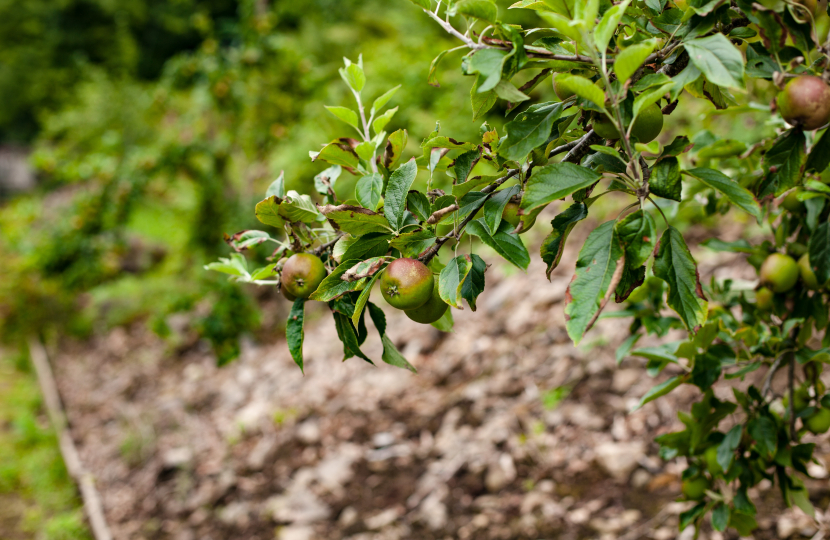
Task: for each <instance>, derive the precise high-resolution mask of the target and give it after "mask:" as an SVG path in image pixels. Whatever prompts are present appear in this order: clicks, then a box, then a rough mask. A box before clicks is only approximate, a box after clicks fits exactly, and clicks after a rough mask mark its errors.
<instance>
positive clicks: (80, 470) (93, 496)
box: [29, 338, 112, 540]
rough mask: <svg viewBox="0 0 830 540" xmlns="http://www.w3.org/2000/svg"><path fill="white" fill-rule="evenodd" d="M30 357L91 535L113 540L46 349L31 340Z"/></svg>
mask: <svg viewBox="0 0 830 540" xmlns="http://www.w3.org/2000/svg"><path fill="white" fill-rule="evenodd" d="M29 355H30V356H31V358H32V364H34V367H35V372H36V373H37V380H38V383H39V385H40V391H41V393H42V394H43V402H44V404H45V405H46V411H47V412H48V414H49V420H50V421H51V422H52V426H53V427H54V428H55V431H56V432H57V434H58V446H59V447H60V451H61V455H62V456H63V462H64V463H65V464H66V471H67V472H68V473H69V476H71V477H72V479H73V480H75V482H76V483H77V484H78V487H79V489H80V491H81V498H82V500H83V503H84V510H86V514H87V517H88V518H89V525H90V527H91V528H92V534H93V535H94V536H95V540H112V534H111V533H110V530H109V527H108V526H107V520H106V518H105V517H104V508H103V505H102V504H101V497H100V495H99V494H98V490H97V489H95V482H94V480H93V477H92V474H91V473H90V472H89V471H87V470H86V469H84V466H83V463H81V457H80V455H79V454H78V449H77V448H76V447H75V443H74V442H73V441H72V435H71V434H70V433H69V427H68V423H67V421H66V414H64V411H63V405H62V404H61V398H60V394H59V393H58V385H57V384H56V383H55V376H54V375H53V373H52V368H51V366H50V365H49V358H48V356H47V355H46V349H44V347H43V345H42V344H41V343H40V341H39V340H37V339H34V338H32V339H30V340H29Z"/></svg>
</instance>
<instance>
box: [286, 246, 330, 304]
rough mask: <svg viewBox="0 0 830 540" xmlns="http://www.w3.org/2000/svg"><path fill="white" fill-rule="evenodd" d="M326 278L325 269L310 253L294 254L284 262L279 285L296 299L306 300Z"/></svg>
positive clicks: (321, 262) (317, 258) (318, 259)
mask: <svg viewBox="0 0 830 540" xmlns="http://www.w3.org/2000/svg"><path fill="white" fill-rule="evenodd" d="M325 277H326V267H325V266H323V261H321V260H320V258H319V257H315V256H314V255H312V254H311V253H295V254H294V255H292V256H291V257H289V258H288V260H287V261H285V265H284V266H283V267H282V274H280V283H281V285H282V287H284V288H285V291H286V292H288V293H289V294H291V295H292V296H295V297H297V298H308V297H309V296H311V293H313V292H314V291H316V290H317V287H318V286H319V285H320V282H321V281H323V280H324V279H325Z"/></svg>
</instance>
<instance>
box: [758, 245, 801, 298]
mask: <svg viewBox="0 0 830 540" xmlns="http://www.w3.org/2000/svg"><path fill="white" fill-rule="evenodd" d="M797 281H798V264H796V262H795V260H794V259H793V258H792V257H790V256H789V255H783V254H781V253H773V254H772V255H770V256H769V257H767V259H766V260H765V261H764V264H762V265H761V283H764V284H765V285H767V286H768V287H769V288H770V289H772V290H773V291H774V292H777V293H783V292H787V291H789V290H790V289H792V288H793V287H794V286H795V283H796V282H797Z"/></svg>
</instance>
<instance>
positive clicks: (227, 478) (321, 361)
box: [56, 253, 830, 540]
mask: <svg viewBox="0 0 830 540" xmlns="http://www.w3.org/2000/svg"><path fill="white" fill-rule="evenodd" d="M573 255H574V254H573V253H569V254H568V255H567V257H568V258H570V260H573ZM721 263H722V261H713V262H711V263H709V266H708V269H709V270H708V271H709V272H711V271H714V269H716V268H717V269H718V272H722V271H723V266H722V264H721ZM563 267H564V268H563V270H562V271H561V272H557V273H556V274H554V276H553V281H552V282H551V283H549V282H548V281H547V280H546V279H545V278H544V269H543V267H542V266H541V263H538V261H536V262H534V263H533V264H532V265H531V268H530V270H529V272H528V273H527V274H526V275H525V274H522V273H519V272H512V271H508V270H506V269H504V268H503V267H493V268H491V269H490V270H489V271H488V272H487V283H488V286H487V289H486V290H485V292H484V294H483V295H482V296H481V298H480V304H479V310H478V311H477V312H476V313H472V312H470V311H469V310H465V311H463V312H456V331H455V332H454V333H452V334H442V333H440V332H438V331H437V330H435V329H433V328H431V327H429V326H426V327H425V326H421V325H417V324H415V323H412V322H411V321H409V320H408V319H406V318H404V317H402V316H400V314H399V313H394V312H393V311H394V310H392V309H387V310H386V312H387V317H388V318H389V320H390V329H391V330H390V333H391V335H392V337H393V339H395V341H396V343H397V345H398V346H399V347H400V349H401V350H402V351H403V352H404V354H405V356H406V357H407V358H408V359H409V360H410V362H412V363H413V364H414V365H415V366H416V367H417V368H418V370H419V373H418V374H417V375H413V374H411V373H409V372H407V371H404V370H400V369H397V368H393V367H391V366H387V365H385V364H383V363H379V364H378V365H377V367H372V366H369V365H368V364H366V363H364V362H363V361H362V360H359V359H355V358H353V359H350V360H349V361H347V362H345V363H344V362H341V361H340V360H341V359H342V352H341V351H342V347H341V345H340V343H339V342H338V341H337V340H336V339H334V338H333V333H334V329H333V323H332V322H331V319H330V317H329V316H327V315H324V314H323V316H322V317H320V318H319V320H317V321H315V322H313V323H312V324H310V325H309V327H308V328H307V329H306V346H305V355H306V366H307V367H306V375H305V377H303V376H302V375H301V373H300V371H299V370H298V369H297V368H296V366H295V365H294V363H293V362H292V361H291V358H290V356H289V354H288V351H287V349H286V347H285V344H284V342H282V341H278V342H276V343H273V344H253V343H247V344H246V346H245V347H244V351H243V354H242V357H241V358H240V360H239V361H237V362H236V363H234V364H232V365H230V366H228V367H226V368H222V369H218V368H216V367H215V366H214V360H213V358H212V357H211V355H210V354H209V352H207V351H206V350H201V349H197V350H191V351H189V352H187V353H185V354H184V355H181V356H175V355H172V354H170V351H168V350H167V345H165V343H164V342H162V341H160V340H159V339H158V338H156V337H154V336H152V335H151V334H149V333H147V332H146V331H145V330H142V329H141V328H135V329H133V330H131V331H124V330H117V331H114V332H112V333H111V334H109V335H108V336H106V337H102V338H99V339H97V340H96V341H94V342H93V343H88V344H85V345H75V346H71V345H70V346H67V347H65V348H64V350H63V351H62V353H61V354H60V355H59V356H58V358H57V360H56V364H57V366H56V369H57V371H58V378H59V380H60V381H61V392H62V394H63V397H64V400H65V402H66V404H67V407H68V409H69V416H70V419H71V422H72V427H73V432H74V434H75V438H76V441H77V442H78V445H79V447H80V449H81V453H82V457H83V459H84V462H85V464H86V465H87V466H88V467H89V468H90V469H91V470H93V471H94V472H95V473H96V475H97V481H98V486H99V488H100V490H101V492H102V495H103V498H104V504H105V507H106V511H107V515H108V519H109V521H110V525H111V527H112V528H113V531H114V534H115V535H116V537H117V538H119V539H126V538H130V539H133V538H135V539H138V538H148V539H149V538H162V539H167V538H171V539H172V538H175V539H200V540H201V539H214V540H218V539H225V538H227V539H230V538H233V539H236V540H241V539H251V540H253V539H261V540H265V539H269V538H273V537H274V531H275V529H276V530H277V537H278V538H281V539H284V540H311V539H320V538H325V539H339V538H349V539H352V540H370V539H372V540H381V539H390V540H391V539H419V540H429V539H441V540H443V539H449V538H460V539H466V538H471V539H497V538H501V539H529V540H532V539H539V538H545V539H577V538H604V539H620V538H625V539H628V540H631V539H633V538H654V539H658V540H659V539H669V538H675V537H677V535H678V532H677V516H678V514H679V513H680V512H681V511H682V510H684V509H686V508H687V507H688V506H687V504H686V503H674V502H672V501H673V500H674V499H675V498H676V497H677V496H678V495H679V488H680V483H679V480H678V477H679V473H680V472H681V471H682V469H683V467H682V464H680V463H676V462H670V463H664V462H663V461H661V460H660V459H659V458H658V457H657V447H656V445H655V444H654V443H652V442H651V440H652V439H653V438H654V437H655V436H656V435H659V434H661V433H664V432H667V431H671V430H672V429H674V428H676V427H677V425H678V422H677V419H676V412H677V410H679V409H684V408H686V407H687V406H688V403H689V402H690V401H692V400H694V399H696V398H697V396H698V395H699V393H698V391H697V390H696V389H695V388H693V387H683V388H682V389H681V390H680V391H678V392H675V394H672V397H671V398H669V399H663V400H658V401H657V402H655V403H651V404H648V405H647V406H646V407H644V408H642V409H640V410H637V411H636V412H633V413H629V411H630V409H631V408H632V407H633V405H635V404H636V403H637V402H638V401H639V398H640V397H641V396H642V395H643V394H644V393H645V392H646V391H647V390H648V389H649V388H650V387H651V386H652V385H654V384H655V380H654V379H651V378H650V377H648V376H647V375H646V373H645V370H644V367H643V364H642V362H641V361H639V360H637V359H632V358H629V359H627V360H625V361H624V362H623V363H622V364H621V365H620V366H619V367H618V366H617V365H616V361H615V358H614V350H615V346H616V344H617V343H619V342H620V341H621V340H622V339H623V337H624V334H625V332H626V330H627V329H626V324H623V323H621V322H620V320H618V319H606V320H602V321H600V323H599V324H598V326H597V328H596V329H594V330H593V331H592V332H591V334H590V335H589V336H588V337H587V338H586V339H585V342H584V343H585V345H583V346H582V347H581V348H579V349H577V348H575V347H574V346H573V345H572V344H571V342H570V341H569V339H568V337H567V335H566V334H565V331H564V315H563V305H562V302H563V299H564V294H565V289H566V286H567V282H568V280H569V277H570V276H569V274H568V272H569V271H570V270H571V267H572V264H568V263H564V264H563ZM380 302H382V300H380ZM380 302H379V303H380ZM320 313H321V314H322V310H321V312H320ZM364 351H365V352H366V353H367V354H368V355H369V357H370V358H374V359H378V361H380V356H381V355H380V342H379V340H378V339H377V337H376V334H375V332H374V329H373V328H371V327H370V338H369V340H368V341H367V344H366V346H365V347H364ZM665 376H667V375H663V377H665ZM721 390H722V391H724V392H727V391H728V389H726V388H723V389H721ZM561 398H564V399H561ZM560 399H561V401H560ZM829 453H830V443H828V438H827V437H824V439H823V440H822V441H821V448H820V451H819V452H817V454H818V455H819V456H820V457H822V459H824V460H825V461H824V463H825V464H826V463H827V462H828V461H827V460H828V457H830V456H828V454H829ZM814 472H815V474H817V475H819V476H821V475H824V476H825V477H826V474H827V471H826V469H824V467H823V466H819V465H816V466H815V470H814ZM762 487H763V489H762V490H761V494H762V495H763V497H764V499H765V500H766V499H768V500H769V501H771V502H770V503H769V504H770V505H772V506H770V508H771V509H773V510H771V511H769V512H765V513H764V512H762V513H761V518H760V522H761V526H762V528H761V530H760V531H759V532H758V533H757V534H756V536H755V537H756V538H759V539H760V538H777V537H778V534H779V533H786V534H789V533H795V532H796V531H799V530H800V528H803V529H804V530H803V531H801V532H803V533H805V534H812V533H810V530H809V527H810V521H809V519H807V518H805V517H804V516H803V515H802V514H800V512H798V513H796V512H791V511H788V512H786V513H783V514H782V511H781V509H780V508H778V507H777V504H778V503H777V502H776V501H777V500H778V493H777V489H771V488H770V486H762ZM811 487H812V488H814V490H813V494H814V502H815V503H817V504H822V505H823V506H822V508H826V507H827V504H828V502H830V493H828V491H827V485H826V480H823V481H822V480H819V481H816V482H813V483H812V484H811ZM782 515H783V518H782V519H783V520H785V523H784V527H785V528H784V529H783V530H780V531H779V527H781V526H782V525H781V523H780V522H781V519H778V518H779V516H782ZM786 520H790V521H789V522H787V521H786ZM813 530H814V529H813ZM688 532H689V531H687V532H686V533H684V535H683V536H682V537H683V538H690V536H689V535H688ZM701 538H709V539H711V540H717V539H718V538H730V537H729V536H722V535H719V534H717V533H714V534H709V533H704V534H702V536H701Z"/></svg>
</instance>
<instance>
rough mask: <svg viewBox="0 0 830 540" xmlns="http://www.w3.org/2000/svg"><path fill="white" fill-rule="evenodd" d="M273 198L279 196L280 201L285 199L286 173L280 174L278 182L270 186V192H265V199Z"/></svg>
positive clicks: (275, 181)
mask: <svg viewBox="0 0 830 540" xmlns="http://www.w3.org/2000/svg"><path fill="white" fill-rule="evenodd" d="M273 196H277V197H278V198H280V199H282V198H283V197H285V173H284V172H280V175H279V176H278V177H277V179H276V180H274V181H273V182H271V185H270V186H268V190H267V191H266V192H265V198H266V199H269V198H271V197H273Z"/></svg>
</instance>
